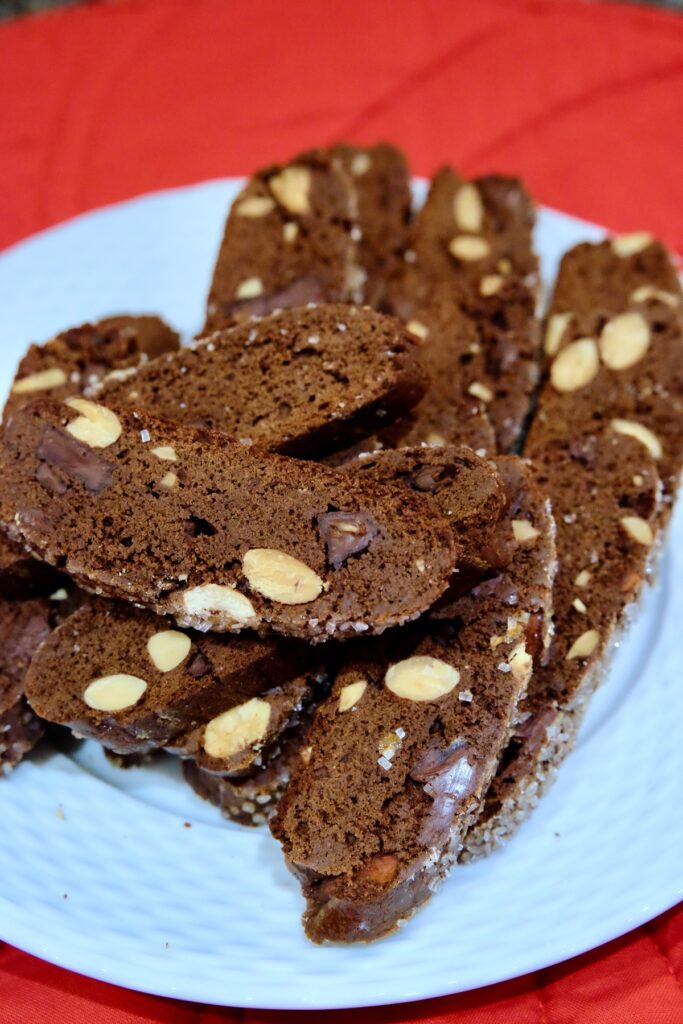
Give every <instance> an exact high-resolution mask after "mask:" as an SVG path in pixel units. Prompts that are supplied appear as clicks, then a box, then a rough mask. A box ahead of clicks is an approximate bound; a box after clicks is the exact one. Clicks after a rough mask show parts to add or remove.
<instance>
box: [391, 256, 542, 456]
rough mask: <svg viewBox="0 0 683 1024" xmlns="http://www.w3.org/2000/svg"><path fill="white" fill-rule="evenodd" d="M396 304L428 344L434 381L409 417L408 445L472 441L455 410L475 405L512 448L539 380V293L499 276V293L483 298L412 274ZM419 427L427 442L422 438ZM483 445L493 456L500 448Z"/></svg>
mask: <svg viewBox="0 0 683 1024" xmlns="http://www.w3.org/2000/svg"><path fill="white" fill-rule="evenodd" d="M389 301H390V304H391V306H392V307H393V309H394V311H395V312H396V313H397V314H398V315H399V316H400V317H401V319H402V320H403V321H404V322H405V323H406V325H407V327H408V329H409V330H410V331H412V332H413V333H415V334H416V335H417V336H418V337H420V338H421V339H422V363H423V366H424V368H425V370H426V372H427V374H428V377H429V381H430V385H429V388H428V390H427V393H426V395H425V396H424V397H423V398H422V399H421V401H420V402H419V403H418V404H417V405H416V406H415V407H414V408H413V410H412V411H411V413H410V415H409V417H408V420H407V424H408V431H407V433H406V435H405V436H404V437H403V438H402V443H415V442H416V441H418V440H419V441H424V442H428V439H429V438H430V437H433V436H434V435H436V436H437V437H438V436H439V435H441V436H443V437H445V439H446V441H448V442H450V443H468V442H467V441H466V440H465V438H464V437H463V436H462V433H461V432H460V431H461V430H462V428H463V427H464V429H467V428H468V425H469V420H468V419H464V420H463V421H462V424H461V422H460V421H459V420H458V419H457V418H455V417H454V416H453V411H452V408H453V406H455V407H456V408H457V409H458V410H460V409H461V408H462V406H463V405H464V404H465V403H470V406H471V407H472V408H473V409H475V408H477V407H478V408H479V409H481V410H484V411H485V412H486V414H487V417H488V419H489V420H490V422H491V425H492V427H493V430H494V432H495V444H496V446H497V448H498V450H499V451H501V452H506V451H510V450H511V449H513V448H514V447H515V446H516V445H517V444H518V442H519V440H520V437H521V434H522V431H523V428H524V425H525V421H526V419H527V417H528V415H529V410H530V407H531V401H532V397H533V394H534V390H535V387H536V384H537V382H538V377H539V366H538V363H539V356H540V332H539V328H538V321H537V319H536V315H535V298H534V295H533V292H532V290H531V289H530V288H529V287H528V286H527V285H526V284H524V283H523V282H522V281H520V280H518V279H514V278H509V279H507V280H504V279H503V278H502V277H500V278H499V279H498V282H497V285H496V287H495V288H494V287H493V286H492V287H491V288H490V289H489V290H488V291H487V292H486V294H476V293H475V292H473V291H472V290H470V289H468V288H463V287H458V286H456V285H454V284H453V283H445V282H443V281H441V282H434V281H432V280H430V279H429V278H427V277H425V276H424V275H423V274H421V273H420V272H418V271H416V270H415V269H411V268H408V269H407V270H406V271H404V273H403V274H402V275H401V276H400V277H398V278H397V279H395V281H394V282H393V284H392V290H391V292H390V300H389ZM449 417H450V422H449ZM416 428H418V429H419V431H420V432H421V435H422V436H418V437H416V436H415V434H416ZM454 433H455V434H456V437H455V438H453V434H454ZM476 447H480V445H476ZM483 447H486V448H487V450H488V451H489V452H491V454H493V451H494V449H493V448H491V447H488V446H487V445H484V446H483Z"/></svg>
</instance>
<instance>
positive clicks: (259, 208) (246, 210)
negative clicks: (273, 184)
mask: <svg viewBox="0 0 683 1024" xmlns="http://www.w3.org/2000/svg"><path fill="white" fill-rule="evenodd" d="M274 209H275V200H274V199H271V197H270V196H248V197H247V198H246V199H242V200H238V202H237V203H236V205H235V213H236V214H238V216H240V217H254V218H258V217H265V216H267V215H268V214H269V213H271V212H272V211H273V210H274Z"/></svg>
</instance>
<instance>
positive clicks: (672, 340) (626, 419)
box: [464, 233, 683, 857]
mask: <svg viewBox="0 0 683 1024" xmlns="http://www.w3.org/2000/svg"><path fill="white" fill-rule="evenodd" d="M681 300H682V294H681V287H680V284H679V281H678V278H677V276H676V273H675V270H674V268H673V265H672V263H671V260H670V257H669V255H668V254H667V252H666V250H665V249H664V247H663V246H662V245H661V243H659V242H657V241H655V240H654V239H653V238H652V237H651V236H649V235H647V234H644V233H639V234H637V235H629V236H622V237H617V238H613V239H611V240H607V241H605V242H602V243H600V244H597V245H589V244H584V245H579V246H577V247H576V248H575V249H573V250H571V251H570V252H568V253H567V254H566V255H565V256H564V258H563V260H562V263H561V266H560V271H559V275H558V278H557V282H556V284H555V290H554V294H553V296H552V300H551V303H550V308H549V312H548V317H547V320H546V325H545V341H544V354H545V369H544V383H543V386H542V388H541V391H540V395H539V400H538V409H537V412H536V415H535V418H534V420H533V423H532V425H531V430H530V433H529V436H528V439H527V443H526V449H525V451H526V452H527V453H528V454H529V455H530V456H531V457H532V460H533V464H534V466H535V470H536V477H537V480H538V481H539V483H540V484H541V485H542V486H543V487H544V489H545V491H546V493H547V494H548V495H549V497H550V499H551V501H552V504H553V508H554V511H555V516H556V520H557V530H558V536H557V546H558V572H557V578H556V582H555V588H554V610H555V633H554V637H553V642H552V645H551V649H550V656H549V659H548V661H547V664H545V665H544V666H543V667H542V668H541V669H539V670H538V671H536V672H535V673H534V676H533V679H532V681H531V685H530V687H529V693H528V695H527V697H526V699H525V700H524V701H523V702H522V704H521V705H520V713H521V721H520V725H519V727H518V728H517V730H516V731H515V734H514V736H513V737H512V739H511V741H510V743H509V746H508V749H507V750H506V752H505V754H504V756H503V758H502V759H501V764H500V766H499V769H498V772H497V774H496V777H495V779H494V782H493V784H492V785H491V787H490V789H489V792H488V794H487V798H486V803H485V809H484V812H483V814H482V816H481V818H480V819H479V820H478V822H477V823H476V824H475V826H474V827H473V828H472V830H471V831H470V834H469V835H468V837H467V840H466V846H465V853H464V856H465V857H476V856H481V855H482V854H486V853H487V852H489V850H490V849H491V848H493V847H494V846H496V845H498V844H499V843H501V842H503V841H505V839H507V838H508V837H509V835H510V834H511V833H512V831H513V830H514V829H515V828H516V827H517V826H518V825H519V824H520V823H521V822H522V821H523V820H524V819H525V817H526V816H527V815H528V814H529V813H530V811H531V810H533V808H534V807H535V806H536V804H537V802H538V800H539V798H540V796H541V795H542V793H543V791H544V789H545V787H546V786H547V784H548V783H549V782H550V781H551V780H552V778H553V777H554V774H555V772H556V770H557V768H558V766H559V764H560V763H561V761H562V760H563V758H564V757H565V756H566V754H567V753H568V752H569V750H570V749H571V747H572V745H573V743H574V740H575V738H576V734H577V730H578V727H579V725H580V722H581V719H582V716H583V714H584V713H585V710H586V707H587V705H588V701H589V699H590V696H591V694H592V692H593V690H594V689H595V687H596V685H597V684H598V683H599V682H600V679H601V678H602V676H603V675H604V673H605V671H606V668H607V666H608V663H609V656H610V654H611V652H612V651H613V649H614V647H615V645H616V642H617V638H618V636H619V634H620V632H621V630H623V628H624V627H625V626H626V625H627V624H628V622H629V620H630V618H631V617H632V614H633V611H634V608H635V605H636V603H637V601H638V598H639V596H640V593H641V591H642V588H643V584H644V583H645V582H647V581H648V579H650V578H651V576H652V572H653V563H654V561H655V559H656V555H657V553H658V551H659V549H660V548H661V545H662V542H663V537H664V532H665V528H666V525H667V523H668V520H669V517H670V514H671V506H672V502H673V499H674V497H675V494H676V491H677V488H678V485H679V480H680V474H681V468H682V466H683V438H682V437H681V429H680V422H681V412H682V411H683V315H682V314H683V302H682V301H681Z"/></svg>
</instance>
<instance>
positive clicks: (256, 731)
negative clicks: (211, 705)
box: [202, 697, 270, 758]
mask: <svg viewBox="0 0 683 1024" xmlns="http://www.w3.org/2000/svg"><path fill="white" fill-rule="evenodd" d="M269 721H270V704H269V703H268V701H266V700H261V698H260V697H252V699H251V700H248V701H246V702H245V703H244V704H239V705H238V706H237V707H235V708H230V710H229V711H224V712H223V714H221V715H217V716H216V718H212V719H211V721H210V722H209V723H208V725H207V726H206V728H205V730H204V739H203V744H202V745H203V747H204V750H205V751H206V753H207V754H208V755H209V757H218V758H222V757H232V756H233V754H239V753H240V752H241V751H243V750H246V749H247V748H248V747H253V746H254V744H256V743H260V742H261V740H262V739H263V738H264V737H265V735H266V732H267V729H268V722H269Z"/></svg>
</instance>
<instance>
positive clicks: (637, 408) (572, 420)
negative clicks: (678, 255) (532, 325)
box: [525, 293, 683, 521]
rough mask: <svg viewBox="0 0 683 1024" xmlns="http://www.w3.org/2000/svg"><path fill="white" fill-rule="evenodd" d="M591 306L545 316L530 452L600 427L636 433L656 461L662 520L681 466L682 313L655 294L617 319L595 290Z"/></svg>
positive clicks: (682, 408) (682, 396) (668, 506)
mask: <svg viewBox="0 0 683 1024" xmlns="http://www.w3.org/2000/svg"><path fill="white" fill-rule="evenodd" d="M594 303H595V304H594V307H593V310H592V311H591V312H585V313H572V314H570V313H567V314H566V316H565V318H564V319H563V320H562V321H559V320H558V319H557V318H556V317H557V316H562V315H563V314H555V315H554V316H551V318H550V319H549V321H548V324H547V327H546V333H545V356H546V368H545V373H544V380H543V385H542V388H541V392H540V396H539V401H538V409H537V411H536V414H535V417H534V419H533V421H532V424H531V429H530V431H529V436H528V438H527V441H526V446H525V452H526V454H528V455H529V456H531V457H532V458H535V456H536V454H537V453H538V452H543V451H544V450H545V448H546V446H547V444H548V442H549V441H551V440H553V439H555V438H564V439H567V438H571V437H572V436H573V435H574V434H576V433H592V432H600V431H601V430H602V429H603V428H610V429H611V430H613V431H615V432H616V433H619V434H622V435H626V436H632V437H635V438H636V439H637V440H638V441H640V443H641V444H642V445H643V446H644V447H645V449H646V450H647V451H648V452H649V453H650V454H651V455H652V456H653V457H654V458H655V459H656V461H657V467H658V472H659V475H660V477H661V480H662V483H663V486H664V506H663V512H662V516H663V521H665V520H666V519H667V518H668V516H669V514H670V511H671V503H672V501H673V497H674V495H675V493H676V490H677V488H678V484H679V479H680V474H681V467H682V465H683V435H682V434H681V427H680V424H681V417H682V416H683V317H681V314H680V313H679V311H678V310H677V309H675V308H673V307H672V306H671V305H670V304H669V303H668V302H667V301H662V299H661V298H659V297H654V296H653V297H651V298H648V299H647V300H646V301H645V302H641V303H639V304H637V305H635V306H632V307H630V308H629V309H627V310H626V311H625V312H622V313H618V314H616V315H614V316H608V315H607V314H606V313H604V312H602V307H601V300H600V296H599V295H598V294H597V293H596V294H595V295H594Z"/></svg>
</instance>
